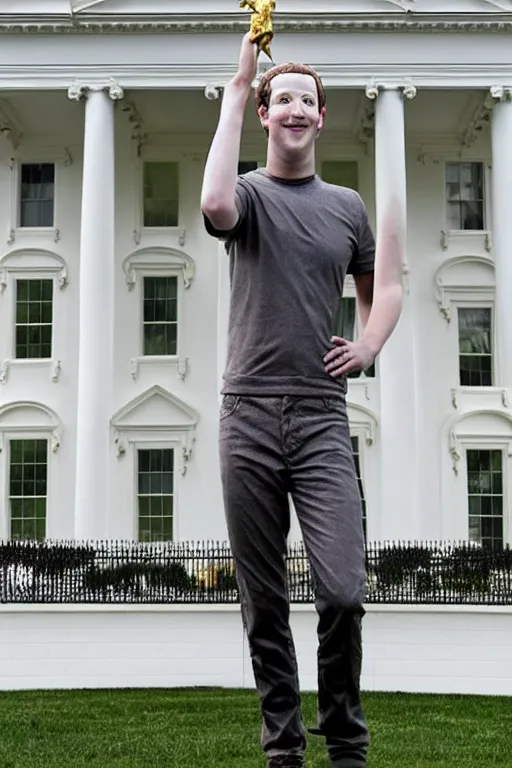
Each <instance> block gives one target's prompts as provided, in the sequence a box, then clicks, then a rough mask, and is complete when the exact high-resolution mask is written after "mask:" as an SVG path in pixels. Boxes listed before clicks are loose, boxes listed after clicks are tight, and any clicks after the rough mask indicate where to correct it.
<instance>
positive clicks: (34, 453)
mask: <svg viewBox="0 0 512 768" xmlns="http://www.w3.org/2000/svg"><path fill="white" fill-rule="evenodd" d="M9 447H10V473H9V507H10V517H11V521H10V522H11V525H10V529H11V530H10V533H11V538H17V539H19V538H29V539H31V538H44V536H45V531H46V508H47V498H46V494H47V474H48V465H47V455H48V442H47V440H11V441H10V443H9Z"/></svg>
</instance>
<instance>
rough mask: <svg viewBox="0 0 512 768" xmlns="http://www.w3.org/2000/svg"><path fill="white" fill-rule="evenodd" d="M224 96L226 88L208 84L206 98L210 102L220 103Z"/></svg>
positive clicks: (217, 84)
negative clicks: (219, 100)
mask: <svg viewBox="0 0 512 768" xmlns="http://www.w3.org/2000/svg"><path fill="white" fill-rule="evenodd" d="M223 95H224V86H223V85H220V84H219V83H208V84H207V85H206V87H205V89H204V97H205V99H208V101H218V99H221V98H222V96H223Z"/></svg>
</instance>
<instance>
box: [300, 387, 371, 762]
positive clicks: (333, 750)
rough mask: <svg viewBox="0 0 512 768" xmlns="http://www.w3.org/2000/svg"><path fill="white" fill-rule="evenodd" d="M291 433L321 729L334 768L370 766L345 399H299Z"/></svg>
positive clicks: (356, 509)
mask: <svg viewBox="0 0 512 768" xmlns="http://www.w3.org/2000/svg"><path fill="white" fill-rule="evenodd" d="M292 424H293V426H292V428H291V430H290V436H291V438H293V445H294V447H295V448H294V451H293V453H290V454H289V458H290V460H291V466H292V495H293V499H294V504H295V508H296V510H297V516H298V518H299V522H300V524H301V528H302V532H303V537H304V543H305V546H306V549H307V552H308V556H309V559H310V563H311V567H312V570H313V574H314V578H315V586H316V592H317V600H316V607H317V611H318V614H319V623H318V639H319V647H318V688H319V691H318V720H319V722H318V726H319V727H318V732H319V733H321V734H323V735H325V737H326V741H327V747H328V751H329V757H330V762H331V765H332V766H335V768H364V767H365V766H366V754H367V751H368V745H369V735H368V728H367V725H366V722H365V718H364V715H363V710H362V706H361V700H360V690H359V680H360V673H361V658H362V652H361V619H362V617H363V615H364V609H363V600H364V595H365V585H366V574H365V554H364V537H363V527H362V509H361V499H360V494H359V488H358V484H357V479H356V474H355V467H354V461H353V455H352V446H351V441H350V433H349V428H348V418H347V412H346V405H345V400H344V397H342V396H341V395H340V396H339V397H334V398H318V399H301V400H297V401H296V404H295V417H294V420H293V422H292Z"/></svg>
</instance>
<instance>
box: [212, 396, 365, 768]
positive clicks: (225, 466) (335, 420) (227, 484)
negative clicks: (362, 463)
mask: <svg viewBox="0 0 512 768" xmlns="http://www.w3.org/2000/svg"><path fill="white" fill-rule="evenodd" d="M220 458H221V472H222V484H223V492H224V503H225V508H226V517H227V525H228V532H229V538H230V544H231V548H232V551H233V556H234V560H235V566H236V572H237V579H238V584H239V588H240V594H241V603H242V616H243V621H244V625H245V629H246V631H247V635H248V640H249V646H250V650H251V658H252V665H253V670H254V676H255V681H256V686H257V689H258V693H259V696H260V702H261V712H262V718H263V728H262V746H263V749H264V750H265V752H266V754H267V756H268V757H274V756H276V755H281V754H286V755H293V754H298V755H299V754H302V753H303V752H304V750H305V748H306V732H305V728H304V725H303V723H302V717H301V711H300V693H299V685H298V675H297V663H296V656H295V649H294V644H293V639H292V635H291V631H290V626H289V602H288V594H287V579H286V570H285V553H286V537H287V535H288V531H289V526H290V512H289V504H288V494H291V496H292V498H293V502H294V506H295V509H296V512H297V516H298V519H299V523H300V526H301V530H302V535H303V539H304V544H305V546H306V549H307V553H308V558H309V561H310V565H311V569H312V573H313V576H314V581H315V588H316V609H317V611H318V616H319V622H318V640H319V645H318V729H317V730H316V731H315V732H318V733H320V734H322V735H324V736H325V737H326V743H327V748H328V751H329V755H330V760H331V764H332V765H333V766H336V767H337V768H338V766H339V768H364V766H365V765H366V753H367V750H368V744H369V737H368V729H367V726H366V722H365V719H364V715H363V711H362V707H361V701H360V694H359V678H360V672H361V619H362V617H363V615H364V609H363V599H364V594H365V582H366V574H365V558H364V540H363V529H362V510H361V499H360V495H359V488H358V484H357V478H356V474H355V466H354V460H353V455H352V446H351V441H350V434H349V426H348V417H347V410H346V403H345V397H344V395H343V394H341V393H340V394H339V395H334V396H331V397H296V396H286V397H245V396H243V397H240V396H238V395H225V396H224V398H223V403H222V406H221V413H220Z"/></svg>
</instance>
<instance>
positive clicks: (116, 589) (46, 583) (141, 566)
mask: <svg viewBox="0 0 512 768" xmlns="http://www.w3.org/2000/svg"><path fill="white" fill-rule="evenodd" d="M366 556H367V574H368V579H367V594H366V601H367V603H395V604H396V603H399V604H418V603H424V604H444V605H457V604H465V605H512V550H510V549H508V548H507V549H504V550H490V549H486V548H482V547H479V546H475V545H473V544H470V543H468V542H461V543H439V544H438V543H422V544H418V543H414V544H411V543H398V544H393V543H383V544H380V543H372V544H368V545H367V553H366ZM342 567H343V563H340V568H342ZM286 568H287V573H288V584H289V593H290V600H291V601H292V602H293V603H310V602H313V600H314V595H315V589H314V577H313V575H312V573H311V570H310V568H309V564H308V560H307V557H306V553H305V551H304V548H303V546H302V545H300V544H297V545H294V546H292V547H290V549H289V550H288V554H287V557H286ZM238 601H239V594H238V588H237V584H236V578H235V573H234V567H233V560H232V557H231V552H230V549H229V547H228V545H226V544H221V543H210V542H206V543H201V544H195V543H189V542H187V543H170V542H169V543H163V544H160V543H158V544H157V543H154V544H139V543H134V542H117V541H106V542H91V543H89V542H86V543H78V542H51V541H45V542H5V543H0V602H2V603H110V604H114V603H139V604H140V603H144V604H152V603H153V604H155V603H156V604H165V603H206V604H207V603H237V602H238Z"/></svg>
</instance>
